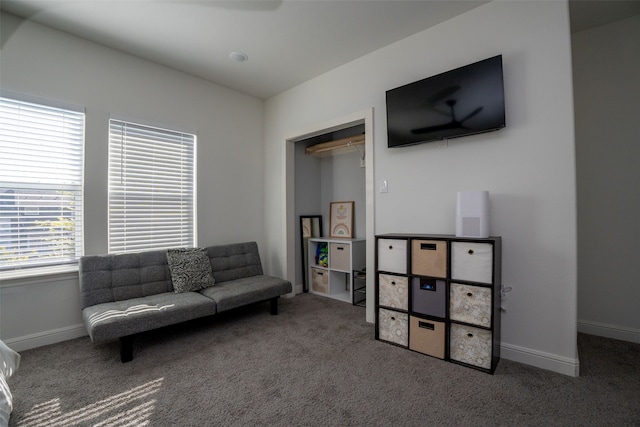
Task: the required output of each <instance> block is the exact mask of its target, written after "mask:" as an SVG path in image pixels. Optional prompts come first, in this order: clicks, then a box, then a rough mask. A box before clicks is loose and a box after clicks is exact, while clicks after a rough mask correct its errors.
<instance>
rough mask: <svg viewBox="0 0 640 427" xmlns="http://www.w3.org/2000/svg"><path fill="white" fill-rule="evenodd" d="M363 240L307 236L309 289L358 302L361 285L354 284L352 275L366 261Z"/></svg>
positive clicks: (363, 266)
mask: <svg viewBox="0 0 640 427" xmlns="http://www.w3.org/2000/svg"><path fill="white" fill-rule="evenodd" d="M365 244H366V240H365V239H338V238H323V237H311V238H309V240H308V245H309V247H308V249H309V250H308V257H309V258H308V262H309V263H308V265H309V271H308V274H309V284H310V286H309V292H311V293H312V294H318V295H323V296H327V297H329V298H334V299H337V300H340V301H345V302H349V303H352V304H353V303H354V298H356V300H355V301H356V302H358V303H360V302H361V300H360V299H359V294H361V293H362V292H363V289H362V288H361V287H358V289H356V288H355V286H356V285H358V286H360V282H359V281H358V280H354V278H355V273H357V272H358V271H361V270H362V269H364V268H365V265H366V259H365ZM365 286H366V283H365Z"/></svg>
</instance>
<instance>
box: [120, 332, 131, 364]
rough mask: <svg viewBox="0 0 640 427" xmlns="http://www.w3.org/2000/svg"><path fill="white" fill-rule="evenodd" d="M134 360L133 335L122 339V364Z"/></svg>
mask: <svg viewBox="0 0 640 427" xmlns="http://www.w3.org/2000/svg"><path fill="white" fill-rule="evenodd" d="M132 360H133V335H128V336H126V337H120V361H121V362H122V363H127V362H131V361H132Z"/></svg>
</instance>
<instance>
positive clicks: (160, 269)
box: [79, 242, 292, 362]
mask: <svg viewBox="0 0 640 427" xmlns="http://www.w3.org/2000/svg"><path fill="white" fill-rule="evenodd" d="M205 249H206V252H205ZM201 251H202V252H204V253H205V254H206V255H208V257H209V262H210V265H211V274H212V275H213V279H214V280H213V282H214V283H213V284H209V285H208V287H205V288H203V289H198V290H197V291H183V290H180V291H178V290H177V289H178V288H177V287H175V286H174V283H173V282H172V273H173V271H170V268H169V263H168V261H167V250H155V251H147V252H140V253H128V254H117V255H91V256H84V257H82V258H81V259H80V267H79V270H80V293H81V297H82V317H83V319H84V323H85V326H86V328H87V331H88V333H89V337H90V338H91V340H92V341H93V342H102V341H109V340H114V339H116V338H118V339H119V340H120V358H121V360H122V362H128V361H130V360H132V359H133V335H134V334H137V333H140V332H145V331H149V330H152V329H156V328H161V327H164V326H168V325H173V324H176V323H180V322H184V321H187V320H192V319H196V318H199V317H204V316H210V315H213V314H216V313H220V312H223V311H227V310H231V309H233V308H236V307H240V306H243V305H247V304H251V303H255V302H260V301H267V300H268V301H270V304H271V314H273V315H275V314H277V313H278V298H279V297H280V295H284V294H287V293H289V292H291V290H292V287H291V283H290V282H288V281H286V280H283V279H279V278H277V277H271V276H266V275H264V274H263V271H262V264H261V261H260V255H259V254H258V245H257V244H256V243H255V242H247V243H235V244H228V245H219V246H210V247H207V248H204V249H201ZM206 255H203V256H204V257H205V260H206ZM205 263H206V261H205ZM174 277H175V276H174ZM174 288H175V289H174Z"/></svg>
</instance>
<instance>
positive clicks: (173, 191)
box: [109, 119, 196, 253]
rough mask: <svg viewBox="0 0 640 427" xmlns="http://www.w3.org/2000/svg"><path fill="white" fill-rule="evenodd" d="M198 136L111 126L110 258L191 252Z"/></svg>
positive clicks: (127, 125)
mask: <svg viewBox="0 0 640 427" xmlns="http://www.w3.org/2000/svg"><path fill="white" fill-rule="evenodd" d="M195 153H196V136H195V135H192V134H187V133H182V132H176V131H171V130H166V129H160V128H156V127H150V126H145V125H140V124H134V123H129V122H125V121H121V120H115V119H111V120H109V252H110V253H121V252H138V251H143V250H151V249H166V248H176V247H191V246H195V245H196V241H195V165H196V162H195Z"/></svg>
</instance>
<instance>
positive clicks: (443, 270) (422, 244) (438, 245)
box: [411, 240, 447, 278]
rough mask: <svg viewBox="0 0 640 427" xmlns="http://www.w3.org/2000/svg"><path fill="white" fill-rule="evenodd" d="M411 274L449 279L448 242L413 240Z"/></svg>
mask: <svg viewBox="0 0 640 427" xmlns="http://www.w3.org/2000/svg"><path fill="white" fill-rule="evenodd" d="M411 273H412V274H417V275H420V276H430V277H440V278H444V277H447V242H446V241H443V240H412V241H411Z"/></svg>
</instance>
